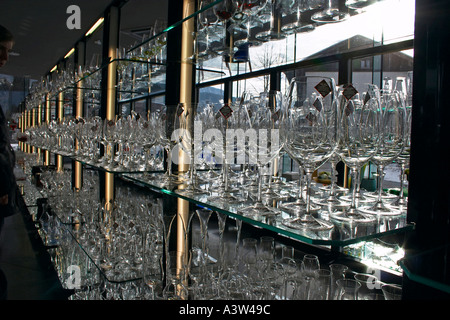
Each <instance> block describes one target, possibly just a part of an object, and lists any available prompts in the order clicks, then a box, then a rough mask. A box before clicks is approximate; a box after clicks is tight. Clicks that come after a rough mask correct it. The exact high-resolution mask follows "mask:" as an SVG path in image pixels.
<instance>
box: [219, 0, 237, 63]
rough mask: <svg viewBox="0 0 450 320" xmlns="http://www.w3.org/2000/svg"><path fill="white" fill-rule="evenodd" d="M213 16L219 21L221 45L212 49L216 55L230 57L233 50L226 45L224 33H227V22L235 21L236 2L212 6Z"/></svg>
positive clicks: (234, 0) (223, 2)
mask: <svg viewBox="0 0 450 320" xmlns="http://www.w3.org/2000/svg"><path fill="white" fill-rule="evenodd" d="M213 11H214V14H215V15H216V16H217V18H218V19H219V20H220V23H221V25H222V30H223V31H222V32H223V33H222V39H223V42H222V45H221V46H219V47H216V48H214V51H216V52H217V53H221V54H222V55H224V56H232V53H233V48H230V46H229V45H228V44H227V43H226V38H227V37H226V33H227V22H228V21H230V20H232V19H236V18H237V17H236V13H237V12H238V3H237V0H223V1H222V2H219V3H217V4H215V5H214V7H213Z"/></svg>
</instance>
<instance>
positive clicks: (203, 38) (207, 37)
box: [196, 0, 219, 59]
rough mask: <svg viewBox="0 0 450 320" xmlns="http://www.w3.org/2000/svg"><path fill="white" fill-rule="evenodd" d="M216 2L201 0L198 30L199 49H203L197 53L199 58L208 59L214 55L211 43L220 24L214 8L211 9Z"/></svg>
mask: <svg viewBox="0 0 450 320" xmlns="http://www.w3.org/2000/svg"><path fill="white" fill-rule="evenodd" d="M214 1H215V0H201V1H200V4H199V11H201V12H200V13H199V14H198V20H197V25H198V30H197V38H196V41H197V48H202V49H201V50H198V51H197V54H196V55H197V58H200V59H202V58H207V57H209V56H210V55H211V54H212V50H211V48H210V42H211V41H212V40H213V37H214V36H215V34H216V31H217V30H216V29H217V24H218V23H219V18H218V16H217V15H216V14H215V13H214V10H213V9H212V8H208V9H204V8H206V7H209V6H210V5H211V4H212V3H213V2H214ZM202 10H203V11H202ZM200 45H201V46H200Z"/></svg>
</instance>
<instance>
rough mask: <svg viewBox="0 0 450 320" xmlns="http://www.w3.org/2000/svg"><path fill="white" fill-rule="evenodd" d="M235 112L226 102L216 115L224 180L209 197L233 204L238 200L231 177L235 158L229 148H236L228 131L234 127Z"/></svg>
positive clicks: (217, 147) (218, 146) (212, 199)
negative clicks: (231, 168) (230, 172)
mask: <svg viewBox="0 0 450 320" xmlns="http://www.w3.org/2000/svg"><path fill="white" fill-rule="evenodd" d="M233 113H234V110H233V108H232V107H231V106H230V105H228V104H224V105H223V106H222V107H221V108H220V109H219V111H218V112H217V113H216V115H215V117H214V120H215V126H216V129H218V132H217V133H218V135H219V136H220V137H219V139H218V140H221V141H217V144H216V148H215V149H216V150H218V151H219V152H220V151H222V152H221V153H222V155H221V156H222V177H221V178H222V181H221V184H220V185H219V186H218V187H216V188H214V189H215V190H214V192H217V193H218V194H217V195H211V196H209V197H208V200H209V201H212V202H219V203H225V204H231V203H235V202H237V201H238V200H237V199H236V197H235V196H233V194H232V193H233V189H232V187H231V183H230V177H229V171H230V164H231V161H233V160H232V159H231V156H230V155H229V154H228V150H234V149H233V147H234V143H230V142H234V141H228V140H231V139H228V135H227V131H228V130H229V129H231V128H232V125H233V123H234V121H235V120H236V119H234V115H233ZM219 144H220V145H219Z"/></svg>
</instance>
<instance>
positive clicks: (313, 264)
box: [303, 254, 320, 278]
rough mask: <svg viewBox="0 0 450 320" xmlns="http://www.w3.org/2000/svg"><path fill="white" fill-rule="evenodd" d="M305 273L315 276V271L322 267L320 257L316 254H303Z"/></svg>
mask: <svg viewBox="0 0 450 320" xmlns="http://www.w3.org/2000/svg"><path fill="white" fill-rule="evenodd" d="M303 267H304V271H303V273H304V275H305V276H308V277H311V278H313V277H314V272H315V271H316V270H319V269H320V262H319V257H318V256H316V255H314V254H305V255H304V256H303Z"/></svg>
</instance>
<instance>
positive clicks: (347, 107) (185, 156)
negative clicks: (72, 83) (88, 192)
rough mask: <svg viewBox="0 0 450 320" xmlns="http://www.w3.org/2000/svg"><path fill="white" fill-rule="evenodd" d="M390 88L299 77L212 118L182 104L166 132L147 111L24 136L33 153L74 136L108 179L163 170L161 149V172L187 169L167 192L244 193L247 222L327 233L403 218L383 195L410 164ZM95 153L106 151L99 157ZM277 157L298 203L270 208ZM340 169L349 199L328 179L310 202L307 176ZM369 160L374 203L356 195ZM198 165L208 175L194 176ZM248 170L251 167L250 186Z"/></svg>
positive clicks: (404, 114) (161, 119)
mask: <svg viewBox="0 0 450 320" xmlns="http://www.w3.org/2000/svg"><path fill="white" fill-rule="evenodd" d="M391 82H392V81H388V80H386V81H385V84H384V85H383V87H382V89H379V88H378V87H377V86H376V85H374V84H371V83H369V84H358V83H353V84H344V85H339V86H337V85H336V84H335V82H334V79H332V78H327V77H320V76H307V77H297V78H293V79H292V81H291V83H290V86H289V88H288V92H287V93H286V94H282V93H280V92H276V91H270V92H264V93H261V94H260V95H250V94H248V93H244V94H243V96H242V97H241V99H239V100H238V101H235V102H234V103H232V104H231V105H227V104H225V105H223V106H222V107H221V108H220V109H219V110H215V109H214V107H213V106H207V107H206V108H204V109H202V110H197V111H194V113H193V114H192V111H191V110H190V109H189V108H187V106H186V105H183V104H180V105H178V106H177V108H176V110H175V114H174V115H173V116H174V121H173V124H174V127H173V130H172V131H171V132H170V134H168V133H169V131H167V130H168V127H167V109H162V110H160V111H158V112H154V113H151V114H149V116H148V118H147V119H144V118H143V117H140V116H139V115H137V114H132V115H131V116H129V117H126V118H125V117H118V118H117V119H116V120H115V121H113V120H101V119H100V118H93V119H87V120H85V119H76V120H68V121H67V122H64V123H63V124H59V125H58V123H55V122H52V123H50V124H49V125H44V126H41V127H37V128H31V129H30V130H29V132H30V135H31V143H32V144H33V143H34V145H35V146H38V147H43V146H44V147H45V145H46V144H50V145H52V144H53V145H55V144H56V146H58V147H60V148H62V146H67V145H69V146H73V145H74V144H73V141H72V140H73V139H74V138H76V139H77V141H79V143H78V146H79V149H78V150H77V154H76V155H77V156H80V159H82V160H83V161H85V162H86V163H94V164H96V165H98V166H101V167H104V168H106V169H108V170H111V171H114V170H117V171H130V172H131V171H148V170H149V168H155V166H153V165H151V166H150V165H149V162H152V163H154V161H155V159H157V160H159V162H158V164H159V168H162V162H161V160H162V158H163V154H162V151H163V150H164V151H165V153H166V154H167V155H168V164H172V163H175V164H179V163H180V162H182V163H187V164H189V163H190V164H192V165H190V166H189V171H188V172H187V174H185V175H182V174H178V175H175V174H173V173H172V172H171V167H172V166H171V165H168V166H167V171H166V173H165V174H164V177H163V179H162V180H161V179H160V177H157V176H156V177H155V178H156V179H159V183H161V182H164V183H165V184H166V185H169V186H170V184H171V183H175V182H176V183H185V184H186V187H185V188H183V189H182V190H179V192H183V193H185V194H186V193H188V194H189V195H198V194H208V195H209V197H208V200H209V201H212V202H217V201H219V202H221V203H232V202H242V197H240V196H239V195H236V191H238V190H241V191H242V190H245V191H246V192H247V193H248V194H251V193H252V191H253V190H256V192H255V197H254V199H253V200H254V204H253V205H252V206H251V207H246V208H244V209H243V210H242V212H245V213H246V214H247V215H250V216H251V215H260V216H261V215H262V216H264V215H269V216H271V215H277V214H279V213H280V211H281V210H282V211H285V212H288V213H289V214H290V218H287V219H285V220H284V222H283V224H284V225H285V226H287V227H290V228H295V229H311V230H312V229H317V230H319V229H330V228H331V227H332V226H333V224H332V223H330V221H329V220H330V219H331V220H334V221H338V222H352V223H353V222H373V221H374V220H375V218H376V217H377V216H380V215H381V216H384V215H399V214H402V213H403V212H404V209H405V206H404V204H402V205H401V206H400V205H398V203H397V205H396V206H393V205H389V204H388V203H387V202H393V201H397V199H396V198H392V197H387V196H386V195H384V194H383V187H382V181H383V175H384V167H385V166H386V165H389V164H391V163H393V162H394V161H401V162H403V163H406V162H405V161H403V159H405V158H407V157H408V149H409V123H410V113H409V109H408V108H406V101H407V100H406V98H405V95H404V94H403V93H402V92H399V91H398V90H396V89H395V88H394V86H392V85H389V83H391ZM192 133H194V136H192ZM66 141H69V143H66ZM99 146H102V147H103V149H104V150H105V151H104V153H103V156H102V157H99V155H100V152H99V151H100V149H99ZM50 149H51V148H50ZM62 151H66V150H65V149H64V148H62ZM72 152H73V151H72ZM283 152H284V153H286V154H287V155H288V156H289V157H290V158H291V159H293V160H294V161H296V162H297V163H298V165H299V167H300V168H301V170H300V173H301V175H300V178H299V180H298V182H299V184H298V186H297V187H298V189H297V197H296V198H295V197H294V198H295V199H294V200H293V201H287V200H284V201H283V203H282V204H281V205H280V206H279V207H278V208H276V210H275V209H274V208H272V207H268V206H267V205H265V204H263V200H267V199H276V197H278V198H280V197H281V194H282V192H278V193H276V192H274V191H275V188H279V187H280V185H281V184H280V183H272V181H273V179H269V187H270V188H267V187H266V186H263V184H262V181H263V179H262V177H263V172H264V170H265V169H266V168H267V167H270V169H271V170H274V169H275V163H276V160H277V159H279V157H280V154H282V153H283ZM180 154H182V157H181V158H180ZM155 156H156V157H155ZM83 157H84V158H83ZM86 157H87V158H86ZM90 161H92V162H90ZM339 161H343V162H344V163H345V165H346V166H347V167H348V168H350V170H351V174H352V177H351V185H352V193H351V195H347V194H344V195H342V196H340V195H338V194H337V193H338V192H337V190H339V192H340V191H341V189H338V188H336V185H335V181H333V183H332V185H331V188H330V191H331V192H332V194H331V196H332V198H330V197H328V199H327V201H323V199H317V197H313V193H312V187H313V184H312V175H313V173H314V171H316V170H317V169H319V168H320V167H321V166H323V165H324V164H325V163H326V162H330V163H331V166H332V168H334V167H335V165H336V163H337V162H339ZM369 162H372V163H375V164H376V165H377V167H378V170H379V174H378V177H379V182H378V190H377V191H378V193H376V194H374V195H372V194H370V193H365V192H363V191H361V187H360V171H361V169H362V167H363V166H364V165H366V164H367V163H369ZM142 163H144V165H142ZM235 164H238V165H240V166H241V169H243V170H241V172H240V173H236V172H234V171H233V170H232V169H231V168H232V167H233V166H234V165H235ZM197 165H200V166H206V167H209V170H207V171H206V172H198V171H197V170H196V166H197ZM217 165H220V168H221V171H220V173H219V175H216V174H217V172H215V170H211V169H214V168H216V167H217ZM251 167H254V168H256V169H257V170H255V172H256V173H257V175H256V179H255V182H256V183H255V184H253V175H252V174H251V170H249V168H251ZM303 173H304V174H303ZM270 175H272V174H270ZM214 177H217V178H219V179H215V178H214ZM278 182H279V181H278ZM303 182H305V186H304V185H303ZM285 187H286V185H285ZM288 187H289V185H288ZM263 189H264V191H263ZM303 193H304V196H303ZM284 194H285V195H286V190H285V191H284ZM404 200H405V199H402V201H403V202H404ZM280 209H281V210H280Z"/></svg>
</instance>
